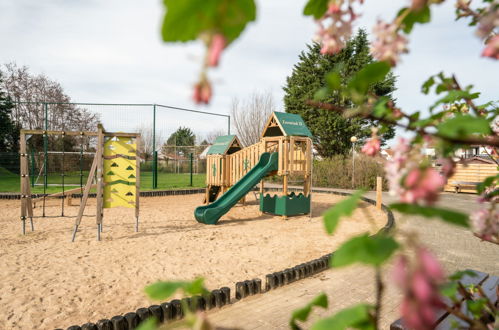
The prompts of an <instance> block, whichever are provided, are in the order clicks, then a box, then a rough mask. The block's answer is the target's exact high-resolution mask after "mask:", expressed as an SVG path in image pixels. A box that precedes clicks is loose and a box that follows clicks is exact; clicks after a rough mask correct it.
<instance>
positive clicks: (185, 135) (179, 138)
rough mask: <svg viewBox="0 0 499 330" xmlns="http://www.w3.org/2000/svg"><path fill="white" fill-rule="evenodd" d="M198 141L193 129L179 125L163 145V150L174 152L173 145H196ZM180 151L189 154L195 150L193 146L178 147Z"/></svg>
mask: <svg viewBox="0 0 499 330" xmlns="http://www.w3.org/2000/svg"><path fill="white" fill-rule="evenodd" d="M195 141H196V136H195V135H194V133H193V132H192V130H191V129H190V128H188V127H179V128H178V129H177V130H176V131H175V132H174V133H172V135H170V137H169V138H168V140H167V141H166V144H165V145H163V150H162V152H163V153H164V154H169V153H172V150H174V149H173V148H171V146H182V147H185V146H194V143H195ZM176 151H177V152H178V153H181V154H183V155H184V156H187V155H188V154H189V153H191V152H193V148H176Z"/></svg>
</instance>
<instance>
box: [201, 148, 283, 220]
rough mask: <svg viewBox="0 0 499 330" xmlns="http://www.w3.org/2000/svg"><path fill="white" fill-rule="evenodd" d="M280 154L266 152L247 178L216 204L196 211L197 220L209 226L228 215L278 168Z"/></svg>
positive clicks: (235, 185)
mask: <svg viewBox="0 0 499 330" xmlns="http://www.w3.org/2000/svg"><path fill="white" fill-rule="evenodd" d="M278 158H279V157H278V153H277V152H273V153H269V152H265V153H263V154H262V155H261V156H260V160H259V161H258V163H257V164H256V165H255V167H253V168H252V169H251V170H250V171H249V172H248V173H246V175H245V176H243V177H242V178H241V180H239V181H238V182H236V184H234V185H233V186H232V187H230V189H229V190H227V192H226V193H225V194H223V195H222V196H220V198H219V199H217V200H216V201H215V202H214V203H211V204H209V205H204V206H199V207H197V208H196V210H195V211H194V216H195V217H196V220H197V221H198V222H201V223H205V224H207V225H214V224H216V223H217V222H218V220H219V219H220V217H221V216H222V215H224V214H225V213H227V212H228V211H229V210H230V209H231V208H232V207H233V206H234V205H236V203H237V202H238V201H239V200H240V199H241V198H243V197H244V196H245V195H246V194H247V193H248V192H249V191H250V190H251V189H252V188H253V187H254V186H255V185H256V184H257V183H258V182H260V180H261V179H262V178H264V177H265V176H266V175H267V174H268V173H269V172H272V171H276V170H277V168H278Z"/></svg>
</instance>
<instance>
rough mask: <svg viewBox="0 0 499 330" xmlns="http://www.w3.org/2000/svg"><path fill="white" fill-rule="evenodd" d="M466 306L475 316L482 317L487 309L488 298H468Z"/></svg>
mask: <svg viewBox="0 0 499 330" xmlns="http://www.w3.org/2000/svg"><path fill="white" fill-rule="evenodd" d="M466 306H467V307H468V310H469V311H470V312H471V313H472V314H473V316H474V317H475V318H480V317H481V316H482V315H483V312H484V311H485V309H486V306H487V300H486V299H484V298H480V299H477V300H466Z"/></svg>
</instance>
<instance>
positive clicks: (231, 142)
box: [206, 135, 241, 155]
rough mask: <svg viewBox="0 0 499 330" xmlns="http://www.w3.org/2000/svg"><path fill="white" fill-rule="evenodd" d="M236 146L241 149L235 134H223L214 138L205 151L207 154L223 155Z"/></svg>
mask: <svg viewBox="0 0 499 330" xmlns="http://www.w3.org/2000/svg"><path fill="white" fill-rule="evenodd" d="M232 148H237V149H238V150H239V149H241V143H240V142H239V139H238V138H237V136H235V135H223V136H219V137H217V138H216V139H215V142H213V144H212V145H211V147H210V149H209V150H208V152H207V153H206V154H207V155H225V154H226V153H227V152H228V151H229V149H232Z"/></svg>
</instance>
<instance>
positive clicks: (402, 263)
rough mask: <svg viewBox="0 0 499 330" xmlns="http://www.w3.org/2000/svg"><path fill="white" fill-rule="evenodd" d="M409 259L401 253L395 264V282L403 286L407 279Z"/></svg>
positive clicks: (393, 273)
mask: <svg viewBox="0 0 499 330" xmlns="http://www.w3.org/2000/svg"><path fill="white" fill-rule="evenodd" d="M408 266H409V260H408V259H407V257H406V256H405V255H403V254H401V255H399V256H398V257H397V258H396V259H395V261H394V265H393V272H392V277H393V281H394V282H395V284H397V285H398V286H403V285H404V283H405V282H406V281H407V276H408V269H407V267H408Z"/></svg>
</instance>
